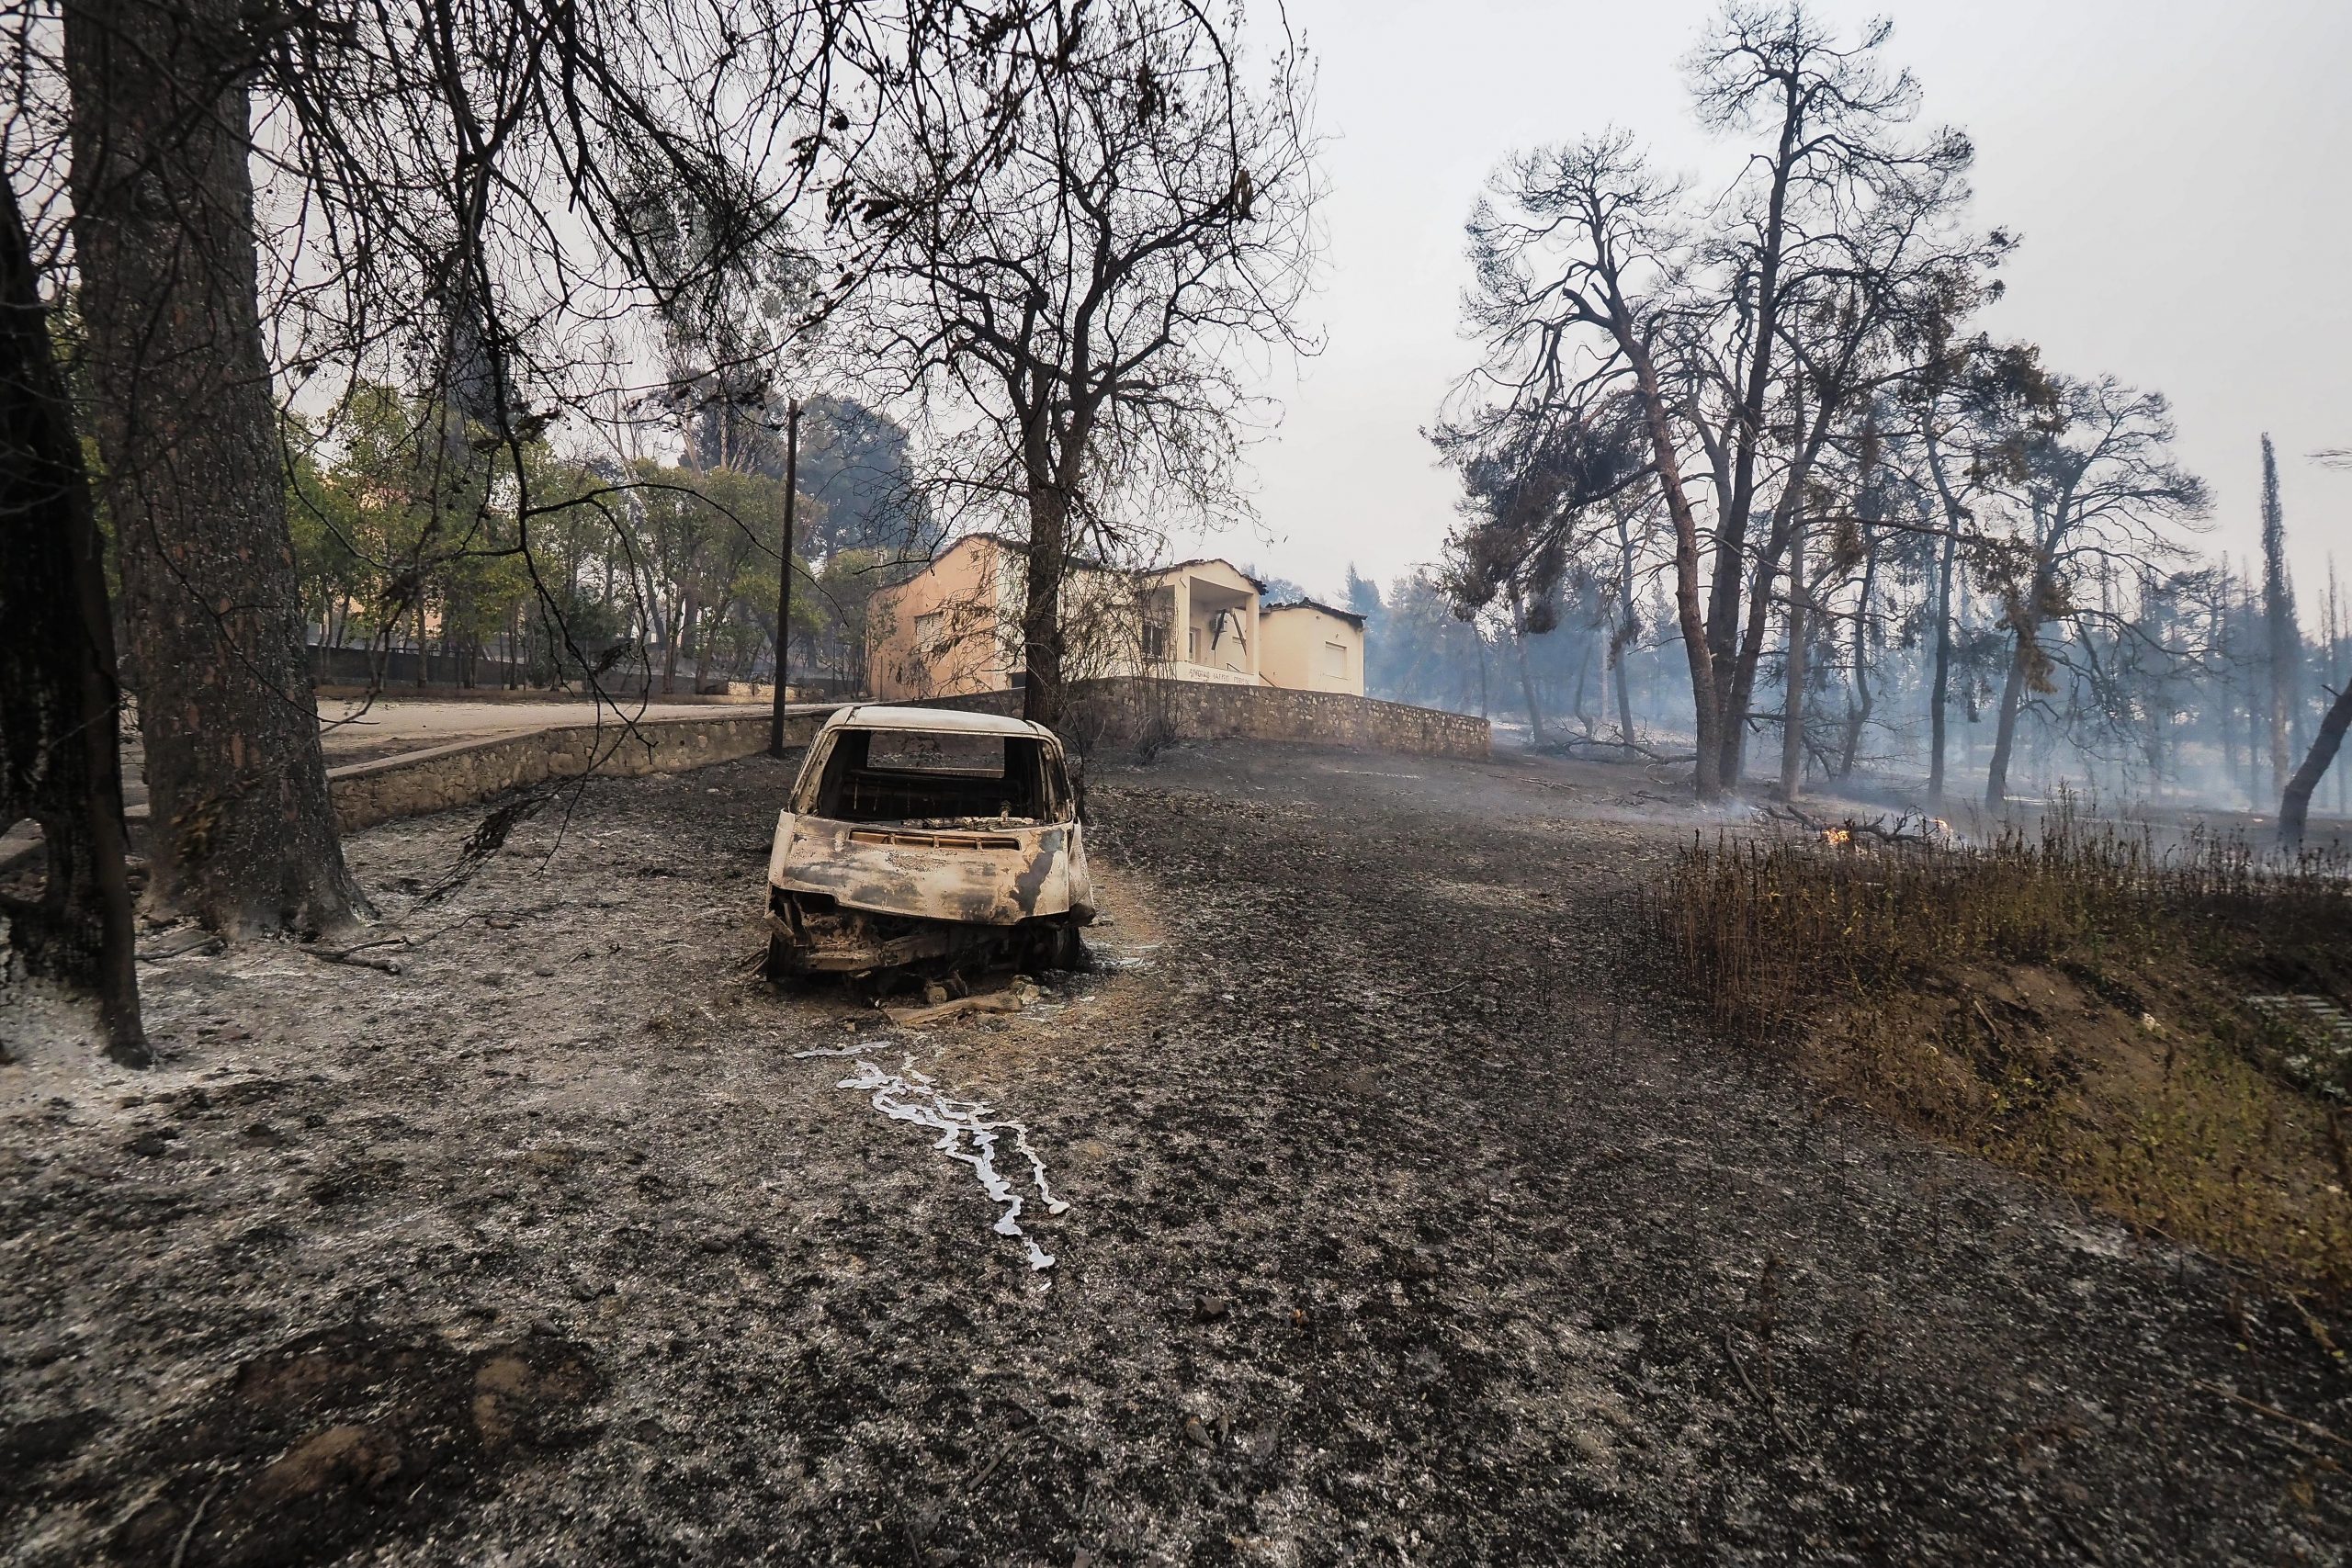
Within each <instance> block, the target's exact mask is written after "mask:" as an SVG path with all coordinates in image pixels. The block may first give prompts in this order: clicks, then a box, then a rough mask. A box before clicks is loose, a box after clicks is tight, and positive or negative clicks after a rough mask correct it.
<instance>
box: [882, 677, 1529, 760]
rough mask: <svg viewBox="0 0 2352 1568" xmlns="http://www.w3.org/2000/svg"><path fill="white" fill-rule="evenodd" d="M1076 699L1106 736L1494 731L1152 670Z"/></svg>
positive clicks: (1077, 718) (1415, 742)
mask: <svg viewBox="0 0 2352 1568" xmlns="http://www.w3.org/2000/svg"><path fill="white" fill-rule="evenodd" d="M922 706H925V707H949V708H961V709H964V710H966V711H967V712H978V713H1002V714H1017V713H1019V712H1020V711H1021V694H1020V693H1019V692H983V693H980V694H977V695H973V696H964V697H935V698H933V699H932V700H931V701H929V702H927V703H924V704H922ZM1070 707H1071V721H1070V725H1069V726H1068V727H1066V728H1078V727H1082V726H1090V725H1091V726H1095V727H1099V728H1098V733H1099V734H1100V735H1101V736H1102V738H1103V739H1107V740H1113V741H1127V742H1133V741H1135V740H1137V739H1142V738H1144V737H1146V736H1148V735H1153V734H1158V735H1160V736H1162V737H1164V738H1165V739H1171V740H1288V741H1295V742H1303V743H1305V744H1307V745H1320V746H1352V747H1358V748H1361V749H1363V750H1371V751H1403V752H1408V753H1412V754H1414V755H1418V756H1428V757H1485V756H1487V754H1488V747H1489V739H1490V738H1489V735H1488V732H1487V721H1486V720H1485V719H1483V718H1474V717H1472V716H1469V715H1468V714H1460V713H1448V712H1446V711H1444V710H1443V709H1441V708H1420V707H1411V706H1408V705H1406V704H1404V703H1385V702H1381V701H1379V700H1378V699H1376V698H1373V697H1359V696H1352V695H1350V694H1345V693H1341V692H1298V691H1293V690H1291V689H1289V688H1288V687H1283V686H1228V685H1223V684H1217V683H1213V682H1206V681H1164V680H1157V679H1151V678H1122V679H1118V680H1108V681H1080V682H1077V683H1076V684H1075V685H1074V686H1073V687H1072V689H1071V693H1070Z"/></svg>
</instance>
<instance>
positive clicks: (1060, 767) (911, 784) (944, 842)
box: [768, 705, 1094, 979]
mask: <svg viewBox="0 0 2352 1568" xmlns="http://www.w3.org/2000/svg"><path fill="white" fill-rule="evenodd" d="M1092 919H1094V885H1093V882H1092V880H1091V878H1090V877H1089V875H1088V874H1087V869H1086V844H1085V839H1084V835H1083V831H1082V829H1080V824H1079V820H1078V809H1077V804H1076V801H1075V799H1074V797H1073V795H1072V794H1071V791H1070V784H1069V773H1068V770H1067V768H1066V767H1065V765H1064V762H1063V759H1062V747H1061V742H1060V740H1059V739H1057V738H1056V737H1055V735H1054V733H1053V731H1051V730H1049V729H1047V728H1045V727H1044V726H1043V725H1039V724H1032V723H1030V722H1028V721H1027V720H1025V719H1018V718H1003V717H1000V716H996V715H994V714H978V713H958V712H955V711H953V710H949V709H935V708H911V707H883V706H876V705H858V706H854V707H848V708H843V709H842V710H841V711H840V712H839V713H836V714H834V715H833V716H831V718H829V719H827V720H826V721H825V727H824V728H822V729H821V730H820V731H818V734H817V738H816V739H815V740H813V741H811V742H810V743H809V756H808V760H807V761H805V762H803V763H802V764H801V768H800V777H799V779H798V781H797V783H795V784H794V785H793V789H792V798H791V800H790V802H789V803H788V804H787V805H786V807H785V809H784V811H783V813H782V814H781V815H779V816H778V817H777V818H776V826H775V847H774V848H773V849H772V850H771V851H770V852H769V855H768V927H769V932H770V935H769V939H768V973H769V975H770V976H773V977H775V978H778V979H782V978H786V977H789V976H800V975H820V974H832V975H848V976H858V975H866V974H871V973H873V972H875V971H878V970H889V969H899V968H908V967H953V966H955V965H956V964H962V963H966V962H972V961H979V960H984V959H986V958H989V957H991V956H996V955H1000V954H1003V955H1010V956H1012V957H1013V958H1015V959H1017V960H1019V961H1020V962H1022V963H1023V964H1025V965H1027V966H1029V967H1033V968H1057V969H1058V968H1072V967H1075V966H1076V965H1077V964H1078V962H1079V961H1080V957H1081V956H1082V954H1083V952H1084V950H1083V948H1082V947H1081V945H1080V938H1079V929H1080V927H1082V926H1084V925H1087V924H1088V923H1090V922H1091V920H1092Z"/></svg>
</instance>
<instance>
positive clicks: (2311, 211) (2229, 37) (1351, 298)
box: [1180, 0, 2352, 629]
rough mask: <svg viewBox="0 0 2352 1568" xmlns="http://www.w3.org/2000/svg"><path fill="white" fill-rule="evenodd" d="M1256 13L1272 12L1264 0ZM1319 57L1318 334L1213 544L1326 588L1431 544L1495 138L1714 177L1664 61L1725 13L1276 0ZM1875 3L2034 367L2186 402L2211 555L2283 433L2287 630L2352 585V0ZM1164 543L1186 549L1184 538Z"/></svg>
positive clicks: (1717, 157)
mask: <svg viewBox="0 0 2352 1568" xmlns="http://www.w3.org/2000/svg"><path fill="white" fill-rule="evenodd" d="M1262 3H1263V4H1265V5H1267V6H1271V5H1272V3H1273V0H1262ZM1287 9H1288V13H1289V16H1290V18H1291V22H1292V24H1293V26H1294V27H1295V28H1297V29H1298V30H1299V31H1300V32H1302V33H1303V34H1304V36H1305V38H1306V41H1307V43H1308V45H1309V47H1310V48H1311V49H1312V50H1313V51H1315V52H1316V54H1317V56H1318V57H1319V62H1320V96H1321V113H1320V117H1319V118H1320V121H1321V124H1322V125H1323V127H1324V129H1325V130H1326V131H1327V132H1328V133H1329V148H1328V150H1327V157H1326V172H1327V175H1328V178H1329V186H1330V195H1329V201H1328V203H1327V205H1326V207H1325V209H1324V222H1325V225H1326V227H1327V229H1328V232H1329V245H1328V251H1327V258H1326V276H1325V285H1324V290H1323V293H1322V295H1321V297H1320V298H1319V299H1317V301H1316V305H1315V310H1316V312H1317V316H1318V317H1319V320H1320V323H1321V327H1322V333H1323V336H1324V338H1325V340H1326V347H1325V349H1324V352H1323V353H1322V354H1321V355H1319V356H1318V357H1317V358H1316V359H1314V360H1312V361H1309V362H1308V363H1306V365H1305V366H1304V367H1303V368H1302V370H1301V371H1300V373H1299V375H1298V377H1297V378H1296V380H1295V384H1294V382H1293V380H1292V378H1290V377H1289V376H1288V375H1287V374H1285V375H1284V376H1283V378H1282V381H1281V383H1280V384H1279V385H1278V386H1277V387H1275V388H1274V391H1275V394H1276V396H1277V397H1278V398H1279V399H1280V400H1282V401H1283V404H1284V405H1285V408H1286V412H1285V413H1284V416H1283V422H1282V424H1281V426H1280V428H1279V429H1278V430H1277V431H1276V432H1275V433H1274V434H1272V435H1271V436H1269V437H1268V438H1267V439H1266V440H1265V441H1264V442H1263V443H1261V445H1260V446H1257V447H1256V448H1255V449H1254V451H1253V452H1252V454H1251V461H1252V464H1253V467H1254V468H1255V470H1256V474H1257V479H1258V483H1257V487H1256V489H1257V497H1258V505H1259V512H1260V515H1261V528H1262V530H1263V532H1264V533H1265V535H1266V536H1267V537H1266V538H1265V539H1263V540H1261V539H1257V538H1252V537H1250V536H1247V535H1246V534H1243V535H1227V536H1222V537H1218V538H1216V539H1214V540H1212V541H1208V542H1207V543H1208V547H1210V548H1212V549H1214V550H1216V551H1218V552H1221V553H1225V554H1228V555H1231V556H1233V557H1235V558H1238V559H1241V560H1250V559H1252V558H1254V559H1255V560H1256V561H1257V562H1258V564H1259V566H1260V567H1261V570H1266V571H1270V572H1276V573H1279V574H1281V575H1283V576H1285V577H1289V578H1293V579H1295V580H1296V581H1300V582H1301V583H1303V584H1305V585H1306V587H1307V588H1308V589H1309V590H1310V591H1311V592H1318V593H1323V594H1327V595H1328V594H1331V593H1336V592H1338V590H1339V585H1340V579H1341V574H1342V572H1343V570H1344V569H1345V567H1346V565H1347V563H1348V562H1349V561H1351V560H1353V561H1354V562H1356V563H1357V564H1358V565H1359V566H1360V567H1361V568H1362V569H1363V570H1364V571H1365V572H1366V573H1367V574H1370V575H1372V576H1374V577H1377V578H1379V579H1381V580H1382V581H1384V582H1385V581H1387V580H1389V579H1391V578H1393V577H1394V576H1396V575H1397V573H1399V572H1400V571H1402V570H1405V569H1406V568H1407V567H1408V565H1410V564H1411V563H1413V562H1416V561H1424V560H1430V559H1434V558H1436V557H1437V555H1438V553H1439V550H1440V547H1441V545H1442V540H1443V537H1444V535H1445V530H1446V528H1447V526H1448V525H1449V524H1450V523H1451V522H1452V520H1453V495H1454V492H1453V485H1452V483H1451V481H1450V479H1449V477H1448V476H1447V475H1445V474H1444V473H1442V471H1440V470H1439V469H1437V468H1435V467H1434V466H1433V465H1432V463H1431V461H1430V448H1429V446H1427V444H1426V443H1424V442H1423V441H1422V440H1421V439H1420V437H1419V434H1418V432H1419V428H1420V427H1421V426H1422V425H1423V424H1425V423H1429V422H1430V419H1431V417H1432V415H1433V413H1434V411H1435V409H1436V407H1437V404H1438V402H1439V400H1440V399H1441V398H1442V396H1443V395H1444V393H1445V391H1446V389H1447V388H1448V386H1449V385H1450V384H1451V382H1452V381H1453V378H1455V377H1457V376H1458V375H1460V374H1461V373H1462V372H1463V371H1464V369H1466V368H1468V367H1470V365H1471V364H1472V363H1473V361H1474V358H1475V350H1474V348H1473V346H1472V345H1471V344H1467V343H1465V342H1464V341H1463V340H1462V339H1461V338H1460V337H1459V336H1458V333H1457V326H1458V310H1457V306H1458V301H1459V299H1460V296H1461V291H1462V289H1463V287H1464V284H1465V283H1466V282H1467V280H1468V274H1467V268H1466V267H1465V266H1464V263H1463V260H1462V223H1463V220H1464V218H1465V217H1466V216H1467V214H1468V211H1469V207H1470V203H1471V200H1472V198H1473V197H1475V196H1476V193H1477V191H1478V189H1479V187H1480V186H1481V185H1482V184H1483V183H1484V181H1485V179H1486V177H1487V174H1488V172H1489V171H1490V170H1491V169H1492V168H1493V166H1494V164H1496V162H1497V161H1498V159H1499V158H1500V157H1501V156H1502V155H1503V154H1504V152H1507V151H1508V150H1510V149H1511V148H1514V147H1519V146H1524V145H1530V144H1533V143H1536V142H1540V141H1566V140H1568V139H1570V138H1573V137H1576V136H1578V135H1581V134H1583V133H1585V132H1587V131H1591V130H1600V129H1602V128H1603V127H1605V126H1608V125H1610V124H1612V123H1616V124H1623V125H1624V126H1627V127H1629V128H1631V129H1632V130H1634V132H1635V133H1636V134H1637V135H1638V136H1640V137H1641V138H1643V139H1644V140H1645V141H1646V142H1647V143H1648V144H1649V146H1650V148H1651V149H1652V151H1653V152H1654V153H1655V154H1656V155H1657V158H1658V159H1659V161H1660V162H1661V164H1664V165H1665V166H1667V167H1669V168H1673V169H1676V170H1679V171H1683V172H1687V173H1690V174H1691V175H1696V176H1699V177H1701V178H1702V179H1703V180H1710V181H1714V182H1715V183H1720V177H1721V175H1723V173H1724V171H1726V170H1728V169H1729V168H1730V166H1731V165H1730V162H1729V153H1728V151H1727V149H1726V147H1725V146H1724V145H1721V144H1716V143H1713V142H1712V141H1710V140H1709V139H1708V138H1707V137H1705V136H1704V135H1702V133H1701V132H1700V131H1699V130H1697V129H1696V128H1695V127H1694V126H1693V125H1692V123H1691V116H1690V111H1689V107H1688V100H1687V98H1686V96H1685V95H1684V92H1683V89H1682V85H1681V81H1680V78H1679V74H1678V72H1677V70H1676V62H1677V61H1678V60H1679V58H1680V57H1681V56H1682V54H1683V53H1684V52H1685V51H1687V50H1688V49H1689V48H1690V46H1691V43H1692V42H1693V41H1694V40H1695V39H1697V37H1698V35H1699V33H1700V31H1701V29H1702V26H1703V24H1704V23H1705V21H1706V20H1707V18H1708V17H1710V16H1711V15H1712V14H1713V9H1714V6H1713V0H1653V3H1650V4H1625V3H1621V4H1613V5H1601V4H1595V3H1589V0H1577V3H1574V4H1552V5H1545V4H1537V3H1523V4H1510V3H1506V0H1489V3H1484V4H1440V3H1407V0H1287ZM1817 9H1818V10H1819V12H1820V13H1821V14H1822V15H1824V16H1826V17H1833V18H1839V19H1844V20H1847V21H1849V22H1851V21H1854V20H1859V19H1860V17H1864V16H1867V15H1875V14H1881V13H1889V12H1891V14H1892V15H1893V16H1894V20H1895V30H1894V38H1893V39H1892V40H1891V42H1890V44H1889V46H1888V52H1889V55H1890V58H1892V59H1893V60H1894V61H1895V62H1900V63H1903V64H1907V65H1909V66H1911V67H1912V69H1913V70H1914V71H1915V72H1916V73H1917V75H1918V76H1919V78H1920V80H1921V83H1922V84H1923V85H1924V87H1925V89H1926V106H1925V111H1924V115H1925V118H1928V119H1930V120H1943V121H1949V122H1951V123H1954V124H1957V125H1959V126H1961V127H1962V129H1964V130H1967V131H1968V132H1969V134H1970V135H1971V136H1972V137H1973V138H1974V140H1975V142H1976V146H1977V153H1978V156H1977V167H1976V175H1975V180H1974V184H1975V186H1976V193H1977V198H1976V216H1977V220H1978V222H1979V223H1980V224H1981V225H1983V226H1987V227H1989V226H1993V225H1996V224H1997V225H2000V226H2003V227H2007V228H2008V229H2009V230H2011V231H2013V232H2016V233H2018V234H2021V235H2022V237H2023V242H2024V243H2023V244H2022V246H2021V247H2020V249H2019V251H2018V254H2017V255H2016V256H2015V258H2014V259H2013V261H2012V262H2011V264H2010V265H2008V266H2007V268H2006V269H2005V276H2007V279H2008V284H2009V297H2008V299H2006V300H2005V301H2003V302H2002V303H2001V304H2000V305H1998V306H1996V308H1995V309H1994V310H1992V311H1990V312H1988V313H1987V315H1986V316H1985V325H1986V326H1987V327H1988V328H1989V329H1990V330H1992V331H1993V332H1995V333H1998V334H2001V335H2004V336H2011V337H2022V338H2027V339H2030V340H2032V341H2034V342H2037V343H2040V344H2041V345H2042V347H2043V350H2044V362H2045V363H2046V364H2048V365H2049V366H2051V367H2052V368H2055V369H2060V370H2064V371H2069V372H2073V373H2076V374H2084V375H2096V374H2099V373H2102V372H2112V373H2113V374H2115V375H2117V376H2119V377H2120V378H2123V379H2124V380H2125V381H2127V382H2129V383H2132V384H2135V385H2140V386H2145V387H2153V388H2155V389H2160V390H2162V391H2163V392H2165V394H2166V395H2167V396H2168V397H2170V398H2171V399H2172V401H2173V406H2174V410H2175V412H2176V414H2177V418H2178V422H2179V425H2180V444H2179V453H2180V456H2181V457H2182V458H2183V460H2184V461H2186V462H2187V463H2188V466H2189V467H2190V468H2193V469H2194V470H2195V471H2197V472H2198V473H2199V474H2202V475H2203V476H2204V477H2205V479H2206V480H2207V481H2208V483H2210V484H2211V486H2212V489H2213V494H2214V503H2215V504H2214V516H2213V525H2212V534H2211V539H2210V541H2209V544H2210V545H2211V547H2214V548H2227V549H2228V550H2229V551H2230V552H2232V553H2233V555H2235V554H2244V553H2246V552H2250V551H2252V550H2253V549H2255V548H2256V541H2257V538H2258V533H2257V528H2258V524H2257V521H2256V507H2257V505H2258V502H2259V499H2260V456H2259V452H2258V448H2257V440H2258V437H2259V435H2260V434H2261V433H2262V432H2263V431H2265V430H2267V431H2269V432H2270V433H2271V435H2272V437H2273V438H2274V439H2275V440H2276V441H2277V443H2278V450H2279V457H2280V473H2281V484H2282V489H2283V491H2284V495H2285V499H2286V507H2287V526H2288V531H2289V536H2290V540H2291V542H2292V554H2293V562H2294V567H2295V570H2296V573H2297V577H2298V588H2299V590H2300V592H2301V598H2302V600H2303V603H2304V604H2305V605H2306V606H2307V609H2306V612H2305V615H2306V618H2305V622H2304V624H2305V626H2308V627H2312V628H2314V629H2316V625H2317V620H2316V617H2317V615H2318V613H2319V609H2320V601H2321V598H2322V596H2323V595H2324V583H2325V575H2326V569H2327V558H2328V556H2329V555H2330V553H2331V552H2332V553H2333V554H2334V555H2335V557H2336V558H2337V569H2338V572H2339V575H2340V576H2341V577H2342V578H2343V579H2344V587H2345V590H2346V593H2347V594H2352V473H2345V472H2339V471H2335V470H2329V469H2324V468H2320V467H2318V466H2317V465H2315V464H2313V463H2312V462H2310V461H2309V460H2308V457H2307V455H2308V454H2309V453H2311V452H2312V451H2313V450H2314V449H2317V448H2319V447H2323V446H2352V4H2347V3H2346V0H2249V3H2245V4H2240V5H2235V6H2224V5H2222V4H2220V3H2219V0H2213V3H2208V4H2184V3H2179V0H1964V3H1963V0H1935V3H1933V4H1929V3H1926V0H1894V3H1893V4H1892V5H1891V6H1890V5H1884V4H1882V5H1861V4H1849V3H1847V0H1826V3H1823V4H1820V5H1818V6H1817ZM1180 553H1190V552H1189V551H1181V550H1180Z"/></svg>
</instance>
